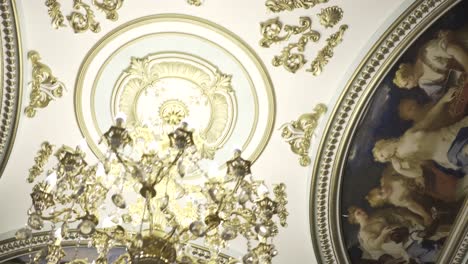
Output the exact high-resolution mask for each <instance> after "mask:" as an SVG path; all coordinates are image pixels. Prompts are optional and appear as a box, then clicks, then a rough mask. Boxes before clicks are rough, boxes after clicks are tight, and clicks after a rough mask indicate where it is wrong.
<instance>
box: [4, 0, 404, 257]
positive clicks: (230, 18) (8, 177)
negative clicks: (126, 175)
mask: <svg viewBox="0 0 468 264" xmlns="http://www.w3.org/2000/svg"><path fill="white" fill-rule="evenodd" d="M18 2H20V1H18ZM62 2H64V3H63V4H62V6H63V10H64V11H65V10H70V9H69V5H68V3H65V2H72V1H62ZM264 2H265V1H263V0H254V1H253V0H205V3H204V5H203V6H201V7H193V6H189V5H188V4H187V3H186V2H185V0H133V1H125V3H124V6H123V8H122V9H121V10H120V11H119V16H120V18H119V20H118V21H117V22H110V21H107V20H105V19H104V15H103V14H102V13H100V12H96V16H97V18H98V20H99V21H101V22H102V23H101V27H102V30H101V32H100V33H98V34H94V33H91V32H87V33H83V34H73V33H72V30H71V28H69V27H67V28H63V29H60V30H53V29H52V28H51V26H50V20H49V17H48V16H47V9H46V7H45V6H44V1H30V0H26V1H21V3H18V9H19V13H20V24H21V35H22V39H23V53H24V59H25V66H24V69H25V76H24V78H25V79H24V81H25V82H24V83H25V84H26V83H28V82H29V80H30V78H31V76H30V75H31V66H30V64H29V62H28V61H27V60H26V58H27V57H26V54H27V52H28V51H29V50H37V51H38V52H39V53H40V54H41V56H42V61H43V62H44V63H46V64H47V65H49V66H50V67H51V69H52V71H53V73H54V74H55V75H56V76H57V77H58V78H59V79H60V80H61V81H63V82H64V83H65V85H66V87H67V89H68V91H67V92H66V93H65V94H64V96H63V98H60V99H59V100H57V101H54V102H51V103H50V105H49V106H48V107H47V108H45V109H39V110H38V112H37V115H36V117H35V118H33V119H30V118H26V117H24V116H22V117H21V119H20V123H19V128H18V132H17V136H16V142H15V144H14V148H13V151H12V153H11V156H10V160H9V163H8V165H7V167H6V170H5V172H4V174H3V176H2V177H1V179H0V210H1V215H2V216H3V217H0V234H2V233H6V232H11V231H12V230H14V229H17V228H19V227H22V226H23V225H24V224H25V223H26V211H27V209H28V207H29V206H30V198H29V193H30V190H31V187H32V186H31V185H29V184H26V177H27V175H28V169H29V168H30V167H31V166H32V165H33V160H34V156H35V155H36V152H37V150H38V149H39V146H40V144H41V142H43V141H46V140H47V141H49V142H51V143H52V144H55V145H61V144H68V145H76V144H78V143H79V142H80V140H81V139H82V135H81V133H80V130H79V128H78V125H77V122H76V120H75V113H74V98H73V95H74V84H75V80H76V76H77V74H78V69H79V67H80V65H81V62H82V61H83V59H84V57H85V55H86V54H87V52H88V51H89V50H90V48H91V47H92V46H93V45H94V44H95V43H96V42H97V41H98V40H99V39H100V38H101V37H103V36H104V35H105V34H106V33H108V32H109V31H111V30H112V29H114V28H115V27H117V26H118V25H121V24H123V23H125V22H128V21H130V20H133V19H136V18H138V17H142V16H146V15H152V14H160V13H179V14H188V15H193V16H198V17H202V18H204V19H207V20H210V21H213V22H215V23H218V24H220V25H222V26H224V27H225V28H227V29H229V30H230V31H232V32H234V33H235V34H237V35H238V36H240V37H241V38H242V39H243V40H244V41H245V42H247V43H248V44H249V45H250V46H251V47H252V48H253V49H254V50H255V51H256V52H257V54H258V55H259V56H260V58H261V59H262V60H263V61H264V63H265V65H266V66H267V68H268V71H269V74H270V76H271V78H272V80H273V84H274V87H275V94H276V109H277V112H276V123H275V130H274V132H273V135H272V137H271V139H270V142H269V144H268V145H267V147H266V148H265V150H264V152H263V154H262V155H261V156H260V158H259V159H258V161H257V162H256V163H255V164H254V167H253V169H252V170H253V173H254V175H255V176H256V177H262V178H265V179H266V181H267V182H268V183H277V182H285V183H286V185H287V188H288V195H289V204H288V209H289V212H290V216H289V219H288V222H289V225H288V227H287V228H286V229H282V230H280V234H279V237H278V238H277V239H276V244H277V247H278V249H279V251H280V254H279V256H278V257H276V258H275V259H274V263H313V262H315V261H316V260H315V256H314V253H313V248H312V242H311V237H310V231H309V219H308V213H309V187H310V185H309V184H310V176H311V175H310V171H311V169H310V168H303V167H300V166H299V164H298V157H297V156H296V155H294V154H293V153H292V152H291V151H290V149H289V145H288V144H286V143H285V142H283V140H282V138H281V135H280V132H279V131H278V127H279V126H280V125H281V124H283V123H285V122H288V121H291V120H295V119H296V118H297V117H298V116H299V115H300V114H302V113H306V112H310V111H311V110H312V108H313V106H314V105H316V104H317V103H320V102H323V103H330V102H331V101H332V99H333V98H336V94H338V93H339V91H341V89H342V88H343V87H342V84H343V83H344V81H345V80H343V78H344V74H345V73H346V72H349V67H350V66H351V65H355V64H356V60H357V59H358V57H360V56H362V54H365V52H366V50H363V49H365V48H369V47H370V45H369V43H368V42H369V39H370V38H371V36H373V35H374V34H375V32H377V31H379V32H382V31H383V30H382V25H383V24H385V23H387V24H388V21H389V18H390V17H395V15H397V13H398V12H399V11H397V10H401V9H402V8H401V6H403V5H407V4H408V2H409V1H404V0H386V1H382V0H379V1H376V0H354V1H344V0H341V1H338V0H336V1H333V0H331V1H330V2H329V3H328V4H326V5H319V6H317V7H315V8H313V9H311V10H302V9H298V10H295V11H293V12H282V13H279V14H275V13H271V12H269V11H268V10H267V9H266V8H265V7H264ZM404 2H406V4H404ZM331 5H338V6H340V7H342V8H343V10H344V12H345V14H344V19H343V22H344V23H346V24H348V25H349V30H348V31H347V32H346V33H345V36H344V42H343V43H342V44H340V46H338V47H337V48H336V51H335V56H334V57H333V59H332V60H331V61H330V63H329V64H328V65H327V66H326V67H325V71H324V72H323V73H322V74H321V75H320V76H318V77H313V76H312V75H311V74H310V73H307V72H305V71H304V69H302V70H300V71H298V72H297V73H296V74H294V75H293V74H291V73H289V72H287V71H285V70H284V69H283V68H281V67H280V68H275V67H273V66H272V65H271V63H270V61H271V59H272V57H273V56H274V55H276V54H278V53H279V52H280V51H281V48H282V47H283V46H284V45H286V44H285V43H282V44H279V45H274V46H273V47H271V48H270V49H264V48H261V47H260V46H259V45H258V41H259V39H260V33H259V29H260V27H259V23H260V22H261V21H265V20H267V19H269V18H272V17H276V16H279V17H280V18H281V21H283V22H284V23H286V24H297V22H298V18H299V16H302V15H309V16H312V17H313V21H315V24H316V25H315V26H314V28H315V29H318V30H320V31H321V32H323V33H324V36H328V35H329V34H331V33H332V32H333V31H334V30H336V28H337V27H336V28H334V29H331V30H327V31H324V30H323V27H321V26H318V19H316V15H315V14H316V13H317V12H319V11H320V8H321V7H326V6H331ZM374 39H375V36H374ZM324 40H325V37H323V38H322V40H321V43H322V44H323V41H324ZM322 46H323V45H309V46H308V47H307V49H306V51H307V52H306V54H307V57H308V58H309V61H311V60H312V57H314V56H315V54H316V52H317V50H318V49H319V48H320V47H322ZM23 95H24V98H23V108H24V107H25V106H26V105H27V104H28V102H29V88H25V90H24V94H23ZM329 107H330V108H331V107H332V106H329ZM322 126H323V125H322ZM90 155H91V154H90ZM90 155H89V156H90Z"/></svg>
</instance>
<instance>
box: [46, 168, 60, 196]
mask: <svg viewBox="0 0 468 264" xmlns="http://www.w3.org/2000/svg"><path fill="white" fill-rule="evenodd" d="M45 182H46V184H47V189H46V192H50V191H52V189H54V188H55V186H56V185H57V173H56V172H55V171H54V172H52V173H51V174H49V175H48V176H47V177H46V179H45Z"/></svg>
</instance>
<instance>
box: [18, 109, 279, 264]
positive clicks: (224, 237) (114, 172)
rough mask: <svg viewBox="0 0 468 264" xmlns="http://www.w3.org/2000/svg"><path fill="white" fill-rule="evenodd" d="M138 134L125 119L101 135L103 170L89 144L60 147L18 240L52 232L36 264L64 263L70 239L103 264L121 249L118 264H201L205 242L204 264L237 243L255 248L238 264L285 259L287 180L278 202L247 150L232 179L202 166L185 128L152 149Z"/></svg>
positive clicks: (231, 167) (230, 172)
mask: <svg viewBox="0 0 468 264" xmlns="http://www.w3.org/2000/svg"><path fill="white" fill-rule="evenodd" d="M133 129H137V128H133ZM130 131H132V128H126V126H125V119H124V118H123V117H120V116H119V117H117V118H116V122H115V125H113V126H111V127H110V128H109V130H108V131H107V132H105V133H104V134H103V136H102V139H101V142H102V143H103V144H105V146H107V148H108V149H107V152H106V153H107V155H106V158H105V159H104V160H102V161H100V162H99V163H97V164H96V165H88V163H87V162H86V160H85V158H86V155H85V153H84V151H83V149H81V147H76V148H71V147H67V146H62V147H61V148H60V149H58V150H57V152H56V153H55V157H56V158H57V165H56V166H55V167H53V168H52V169H51V170H50V171H49V172H48V175H47V176H46V177H45V179H44V180H42V181H40V180H39V179H36V182H35V185H34V187H33V188H32V189H33V190H32V193H31V199H32V206H31V209H30V210H28V227H26V228H22V229H20V230H18V232H17V234H16V237H17V239H18V240H22V239H29V238H31V236H32V230H43V229H46V228H48V227H50V226H52V233H51V238H52V242H51V243H50V244H49V245H48V246H47V248H44V249H42V250H40V251H39V252H38V253H37V254H36V255H34V257H33V258H32V260H31V262H32V263H39V262H43V261H45V262H46V263H47V264H58V263H60V262H62V261H63V258H64V257H65V255H66V254H65V251H64V250H63V248H62V240H70V239H76V240H78V243H79V241H80V240H81V239H83V240H85V241H88V242H89V246H92V247H94V248H96V250H97V256H98V257H97V258H96V259H95V260H92V263H95V264H107V261H108V256H109V252H110V250H112V249H113V248H115V247H123V248H125V250H126V253H124V254H122V255H121V256H120V257H118V258H117V260H116V261H115V262H114V263H116V264H124V263H133V264H136V263H141V264H145V263H148V264H149V263H154V264H159V263H161V264H162V263H171V264H175V263H177V264H184V263H195V262H198V260H199V258H200V256H198V257H197V254H194V253H193V252H196V251H197V250H198V249H197V248H199V246H200V245H198V246H196V245H197V244H200V242H201V241H202V242H203V243H204V246H205V247H207V248H208V252H209V254H208V255H206V258H205V259H204V261H205V262H204V263H219V261H220V259H221V258H225V255H223V252H225V250H227V249H228V248H229V243H230V242H231V241H233V240H236V239H245V243H246V244H247V252H245V253H244V255H243V256H242V257H241V258H240V259H235V258H230V260H229V263H230V264H231V263H246V264H248V263H262V264H263V263H271V260H272V258H273V257H274V256H276V255H277V254H278V251H277V250H276V248H275V246H274V245H273V238H274V237H275V236H276V235H277V234H278V225H281V226H286V218H287V215H288V213H287V210H286V203H287V200H286V192H285V186H284V184H280V185H276V186H275V187H274V191H273V193H274V198H271V197H270V192H269V190H268V188H267V187H266V185H265V183H264V182H263V181H262V180H256V179H254V177H253V175H252V173H251V169H250V167H251V162H250V161H248V160H244V159H242V157H241V154H242V153H241V151H240V150H236V151H235V152H234V156H233V158H232V159H231V160H229V161H227V162H226V167H227V171H226V174H225V175H224V176H220V175H210V173H207V171H205V170H204V169H203V168H204V166H200V164H201V163H200V161H201V156H200V154H198V152H197V148H196V146H195V142H194V139H193V132H192V131H191V130H190V129H189V128H188V125H187V123H185V122H183V123H181V125H180V126H179V127H178V128H176V129H175V130H174V131H173V132H171V133H169V134H168V135H167V138H160V141H158V142H156V141H155V142H151V143H150V144H148V146H147V147H144V149H139V148H141V144H140V145H138V143H137V142H135V141H134V140H133V139H132V137H131V136H130V135H131V132H130ZM138 146H140V147H138ZM188 179H195V180H188ZM200 181H203V182H201V183H200ZM275 216H276V217H275ZM140 217H141V218H140ZM278 219H279V221H278ZM74 230H76V231H74ZM72 232H76V233H73V235H72ZM74 234H77V236H76V235H74ZM72 258H73V261H72V263H89V262H90V261H91V260H89V261H88V260H82V259H76V258H77V250H76V249H75V254H74V256H72Z"/></svg>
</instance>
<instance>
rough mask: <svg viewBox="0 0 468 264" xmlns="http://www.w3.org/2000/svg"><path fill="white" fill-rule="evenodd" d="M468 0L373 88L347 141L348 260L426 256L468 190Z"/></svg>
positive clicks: (430, 259)
mask: <svg viewBox="0 0 468 264" xmlns="http://www.w3.org/2000/svg"><path fill="white" fill-rule="evenodd" d="M466 14H468V1H463V2H462V3H460V4H458V5H457V6H455V7H454V8H452V9H451V10H450V11H448V12H447V13H446V14H445V15H444V16H443V17H441V18H439V19H438V20H437V21H435V22H434V23H433V25H432V26H431V27H430V28H429V29H427V30H426V31H425V32H424V33H423V34H422V35H421V36H420V37H418V39H417V40H415V41H414V42H413V43H412V45H411V47H409V48H408V49H407V50H406V51H405V52H404V54H403V55H402V56H401V57H400V59H399V60H398V61H397V62H396V64H395V65H394V66H393V68H392V69H390V71H389V72H388V74H387V76H386V77H385V78H384V80H383V81H382V82H381V83H380V85H379V86H378V87H377V88H376V91H375V93H374V94H373V96H372V101H371V103H370V104H369V106H368V109H367V110H366V113H365V115H364V117H363V119H362V120H361V122H360V124H359V125H358V128H357V131H356V133H355V136H354V139H353V141H352V143H351V147H350V152H349V156H348V160H347V163H346V170H345V175H344V178H343V185H342V186H343V187H342V191H341V193H342V196H341V199H342V200H341V216H342V219H341V222H342V228H343V229H342V231H343V235H344V238H345V243H346V247H347V250H348V253H349V257H350V260H351V262H352V263H376V264H391V263H393V264H394V263H434V262H436V260H437V257H438V254H439V253H440V251H441V249H442V247H443V245H444V242H445V240H446V239H447V237H448V235H449V231H450V229H451V227H452V225H453V223H454V222H455V221H456V219H457V215H458V212H459V211H460V208H461V206H463V202H464V199H465V196H466V193H467V192H468V176H467V175H466V174H467V173H468V144H467V142H468V17H467V16H466Z"/></svg>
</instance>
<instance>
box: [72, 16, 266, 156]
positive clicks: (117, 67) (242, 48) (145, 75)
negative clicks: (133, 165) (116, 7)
mask: <svg viewBox="0 0 468 264" xmlns="http://www.w3.org/2000/svg"><path fill="white" fill-rule="evenodd" d="M75 93H76V94H75V107H76V113H77V118H78V122H79V125H80V129H81V131H82V133H83V135H84V136H85V137H86V139H87V141H88V144H89V145H90V146H91V149H92V150H93V151H94V153H95V154H97V155H98V156H102V153H101V151H100V150H99V146H98V142H99V138H100V137H101V135H102V133H103V132H102V131H103V130H105V129H106V128H107V127H108V126H109V125H111V124H112V122H113V120H114V119H115V117H116V115H117V114H118V113H123V114H125V116H126V117H127V122H128V123H129V124H131V125H138V126H141V127H143V129H141V131H134V136H135V137H136V138H141V139H142V140H143V141H146V142H149V141H150V140H151V139H150V138H147V137H153V136H152V134H153V133H152V132H151V131H153V132H154V131H157V133H156V134H155V136H156V137H158V135H162V134H163V133H164V132H166V133H167V132H168V131H170V130H171V129H173V128H174V126H176V125H178V124H179V122H180V121H187V122H188V123H190V124H194V125H195V124H196V127H195V128H196V129H197V131H200V132H199V133H198V134H197V135H196V138H197V140H198V141H199V142H200V146H202V147H201V149H202V154H203V156H204V157H206V158H209V159H214V160H215V162H216V163H217V164H222V161H223V160H226V159H228V158H229V157H230V155H231V151H232V149H234V148H239V149H242V151H243V153H244V155H245V156H246V157H248V158H249V159H250V160H252V161H255V160H256V159H257V157H258V156H259V155H260V153H261V152H262V150H263V148H264V147H265V146H266V143H267V141H268V139H269V137H270V135H271V132H272V128H273V123H274V112H275V99H274V95H273V87H272V83H271V81H270V77H269V76H268V74H267V72H266V70H265V68H264V65H263V64H262V62H261V61H260V60H259V58H258V57H257V56H256V55H255V53H254V52H253V51H252V50H251V48H250V47H249V46H248V45H247V44H246V43H244V42H243V41H242V40H240V38H238V37H237V36H235V35H234V34H232V33H230V32H229V31H228V30H226V29H224V28H222V27H220V26H219V25H215V24H213V23H210V22H208V21H205V20H202V19H200V18H195V17H190V16H182V15H171V14H167V15H157V16H150V17H143V18H140V19H138V20H137V21H131V22H129V23H127V24H124V25H122V26H121V27H119V28H118V29H116V30H114V31H113V32H111V33H109V34H108V35H107V36H105V37H104V38H103V39H101V40H100V41H99V42H98V44H97V45H96V46H95V48H93V49H92V52H91V53H89V54H88V56H87V57H86V59H85V61H84V63H83V64H82V70H80V75H79V77H78V79H77V85H76V90H75ZM89 120H92V123H90V122H89ZM145 129H146V130H147V131H146V132H145V131H144V130H145ZM215 154H216V157H215Z"/></svg>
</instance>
